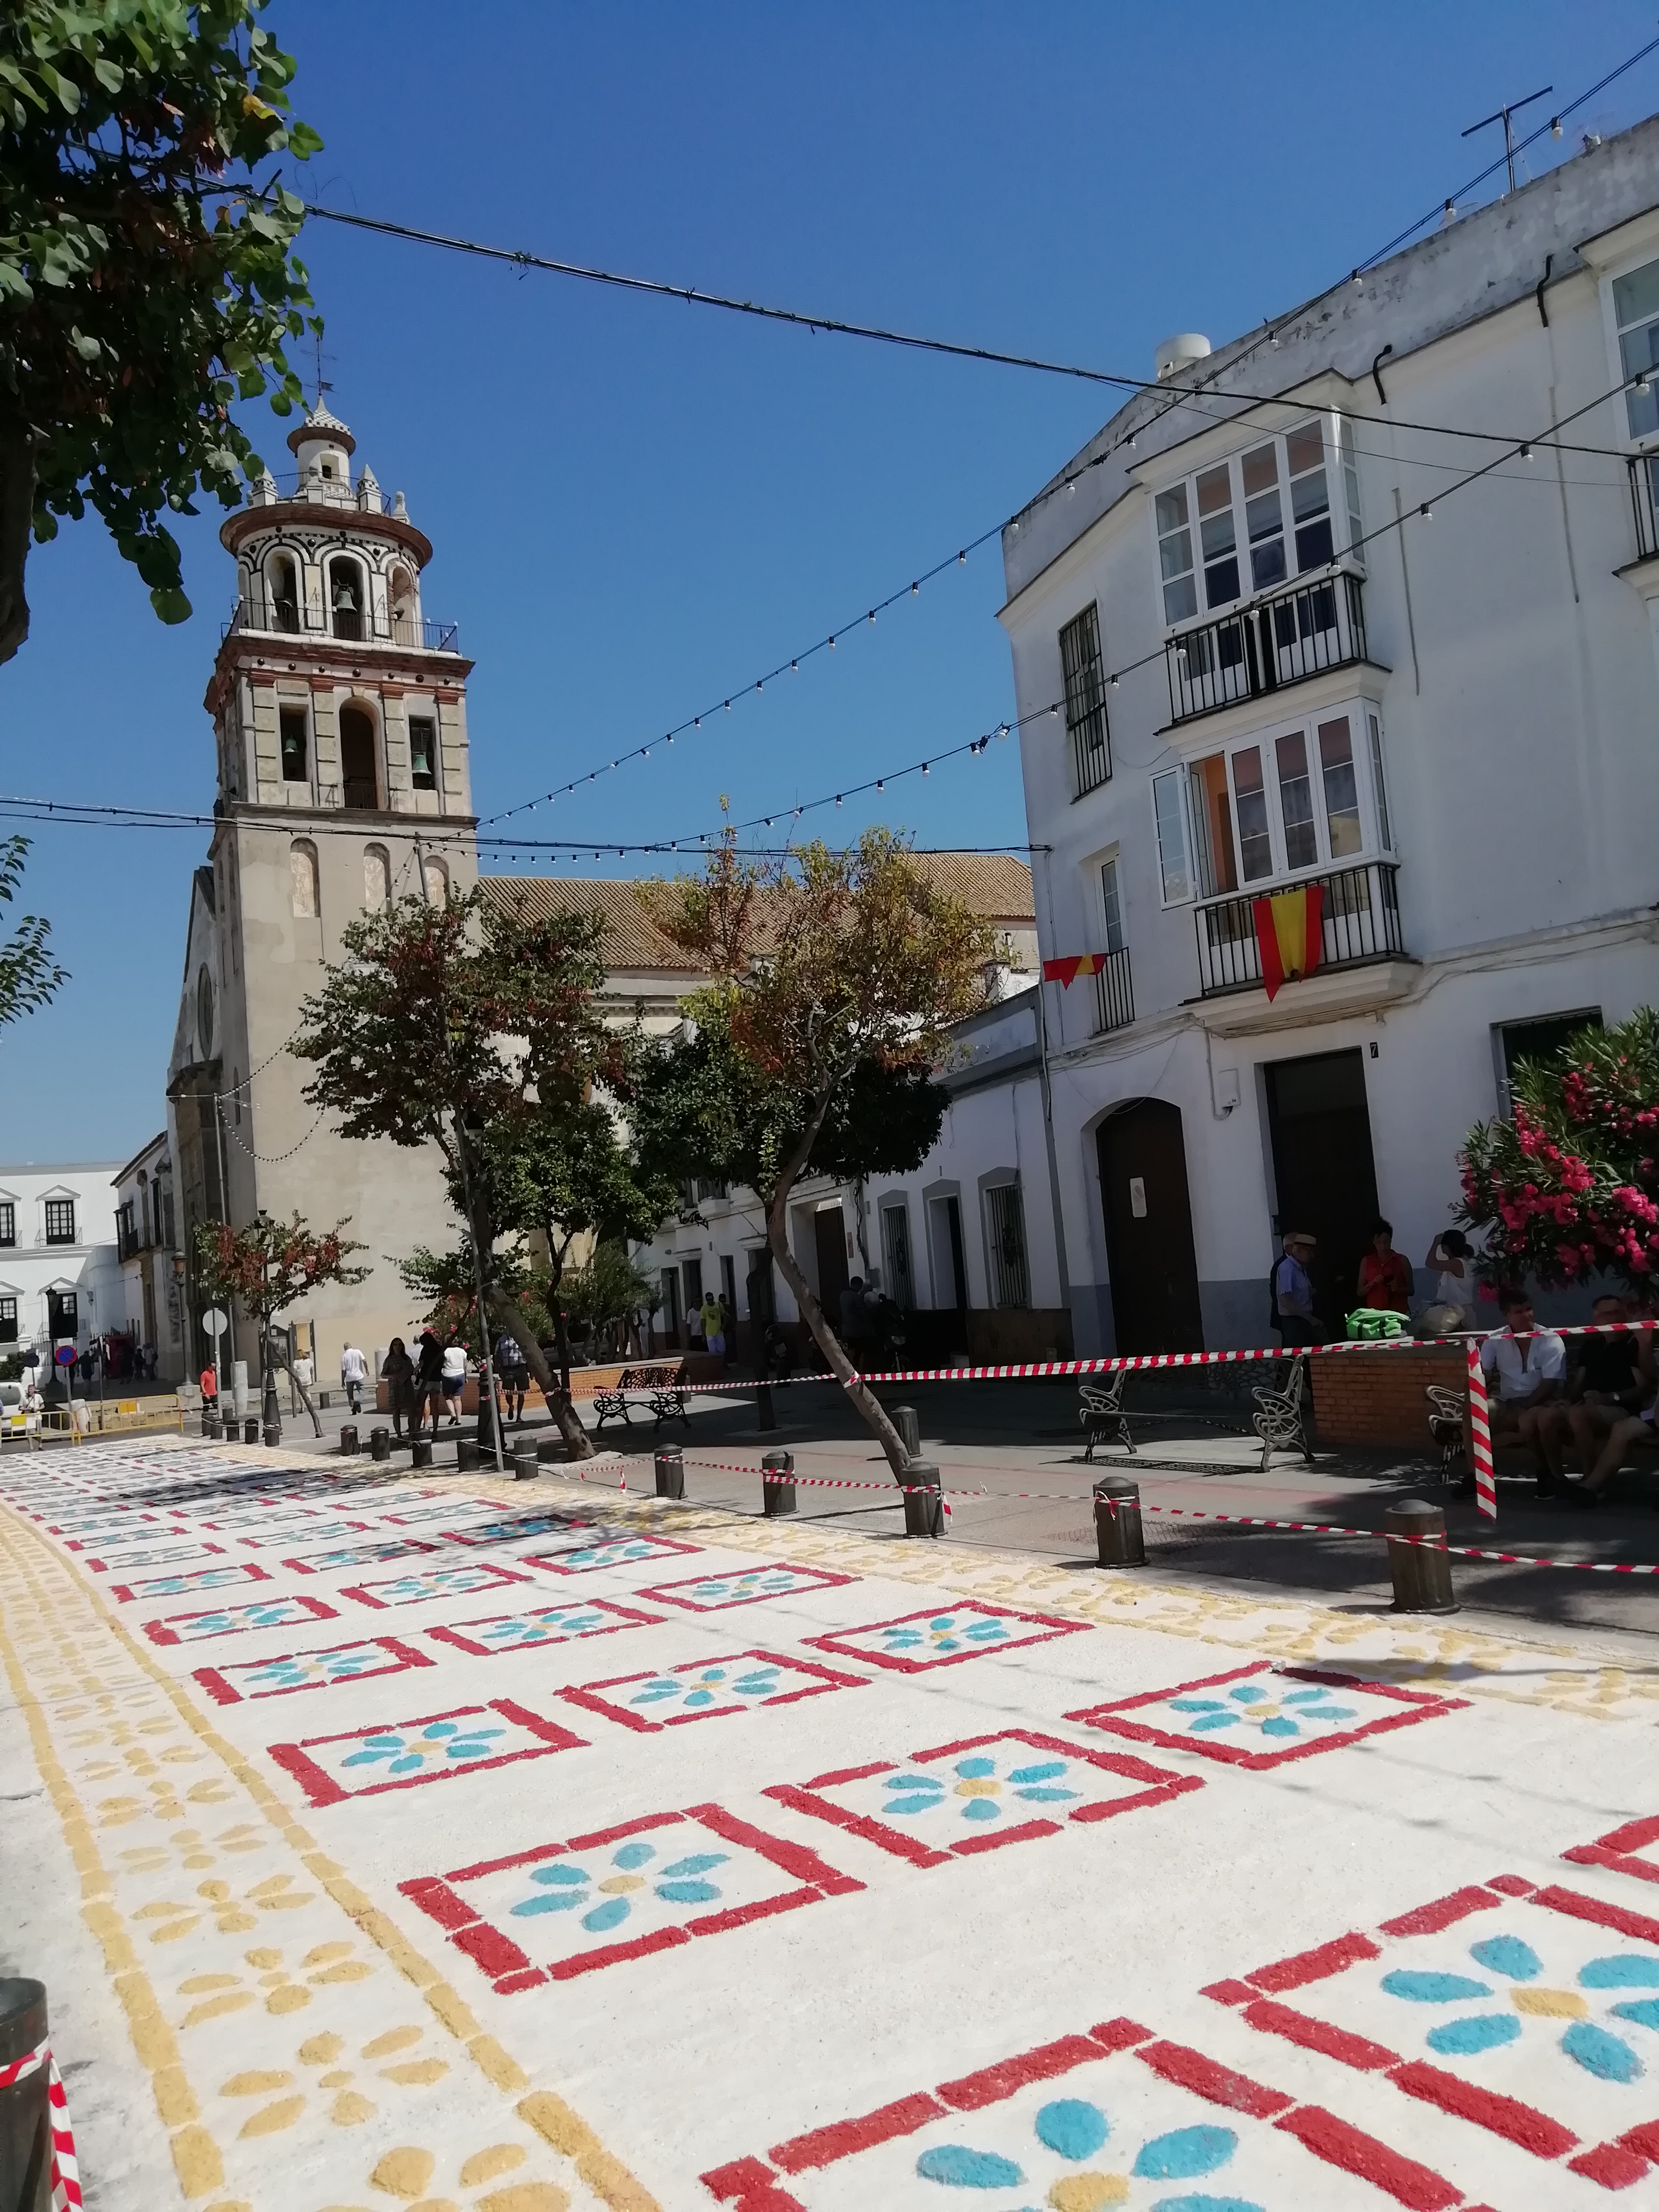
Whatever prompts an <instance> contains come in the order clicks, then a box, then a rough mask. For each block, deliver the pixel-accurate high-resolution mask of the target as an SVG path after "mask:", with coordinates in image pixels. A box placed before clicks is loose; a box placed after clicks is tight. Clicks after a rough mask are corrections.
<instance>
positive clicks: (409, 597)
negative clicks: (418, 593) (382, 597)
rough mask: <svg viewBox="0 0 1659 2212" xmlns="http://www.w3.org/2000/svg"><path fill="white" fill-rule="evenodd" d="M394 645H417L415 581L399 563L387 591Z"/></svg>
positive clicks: (418, 640)
mask: <svg viewBox="0 0 1659 2212" xmlns="http://www.w3.org/2000/svg"><path fill="white" fill-rule="evenodd" d="M388 597H389V600H390V605H391V613H392V643H393V644H394V645H418V644H419V643H420V639H419V638H418V637H417V636H416V635H415V579H414V578H413V576H411V575H410V573H409V571H408V569H407V568H404V566H403V564H402V562H399V563H398V566H397V567H396V568H394V569H393V570H392V581H391V585H390V586H389V589H388Z"/></svg>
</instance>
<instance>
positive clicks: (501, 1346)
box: [495, 1329, 530, 1421]
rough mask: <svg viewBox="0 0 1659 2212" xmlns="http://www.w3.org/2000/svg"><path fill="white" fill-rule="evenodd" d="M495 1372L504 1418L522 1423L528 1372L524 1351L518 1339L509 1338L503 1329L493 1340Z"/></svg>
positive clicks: (528, 1381)
mask: <svg viewBox="0 0 1659 2212" xmlns="http://www.w3.org/2000/svg"><path fill="white" fill-rule="evenodd" d="M495 1372H496V1375H497V1376H498V1377H499V1378H500V1381H501V1395H502V1399H503V1401H504V1410H505V1413H506V1418H507V1419H508V1420H510V1421H522V1420H523V1419H524V1400H525V1393H526V1390H528V1389H529V1388H530V1370H529V1368H528V1367H527V1366H526V1364H525V1357H524V1350H523V1347H522V1346H520V1342H519V1340H518V1338H517V1337H516V1336H509V1335H508V1334H507V1331H506V1330H505V1329H503V1330H502V1331H501V1334H500V1335H499V1336H498V1337H497V1338H496V1339H495Z"/></svg>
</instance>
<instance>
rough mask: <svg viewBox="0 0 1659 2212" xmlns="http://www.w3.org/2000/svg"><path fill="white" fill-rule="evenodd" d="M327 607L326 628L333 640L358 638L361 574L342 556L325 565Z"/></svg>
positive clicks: (361, 601) (361, 588)
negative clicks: (332, 634)
mask: <svg viewBox="0 0 1659 2212" xmlns="http://www.w3.org/2000/svg"><path fill="white" fill-rule="evenodd" d="M328 606H329V617H330V623H329V626H330V628H331V629H332V631H333V633H334V635H335V636H336V637H347V638H360V637H362V634H363V572H362V569H361V568H359V567H358V566H357V563H356V562H355V561H351V560H348V559H347V558H346V557H345V556H344V555H343V554H339V553H337V554H336V555H335V556H334V558H333V559H332V560H331V562H329V564H328Z"/></svg>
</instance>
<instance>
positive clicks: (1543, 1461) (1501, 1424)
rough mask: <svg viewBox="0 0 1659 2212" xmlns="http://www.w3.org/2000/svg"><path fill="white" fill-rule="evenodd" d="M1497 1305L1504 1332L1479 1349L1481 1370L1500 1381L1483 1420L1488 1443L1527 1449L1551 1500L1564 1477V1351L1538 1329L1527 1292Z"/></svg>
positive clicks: (1557, 1341) (1512, 1294)
mask: <svg viewBox="0 0 1659 2212" xmlns="http://www.w3.org/2000/svg"><path fill="white" fill-rule="evenodd" d="M1499 1304H1501V1305H1502V1307H1503V1310H1504V1328H1503V1330H1502V1331H1501V1333H1500V1334H1498V1335H1496V1336H1489V1337H1488V1338H1487V1339H1486V1342H1485V1343H1484V1344H1483V1345H1482V1346H1481V1347H1480V1364H1481V1366H1482V1367H1483V1368H1484V1369H1485V1370H1486V1373H1487V1374H1488V1375H1489V1376H1496V1377H1497V1380H1498V1397H1497V1400H1496V1402H1495V1403H1492V1404H1491V1405H1490V1406H1489V1408H1488V1415H1487V1418H1488V1419H1489V1420H1490V1422H1491V1424H1492V1442H1493V1443H1494V1444H1499V1443H1524V1444H1530V1445H1531V1446H1532V1451H1533V1457H1534V1460H1535V1462H1537V1467H1538V1491H1539V1495H1540V1496H1541V1497H1543V1498H1549V1497H1553V1495H1554V1494H1555V1493H1556V1492H1559V1490H1560V1488H1561V1487H1562V1482H1563V1475H1564V1462H1563V1459H1562V1440H1563V1432H1564V1431H1565V1427H1566V1408H1565V1404H1564V1402H1563V1400H1564V1398H1565V1383H1566V1371H1567V1347H1566V1346H1565V1344H1564V1343H1563V1341H1562V1340H1561V1339H1560V1338H1559V1336H1558V1335H1557V1334H1555V1331H1554V1330H1553V1329H1552V1328H1539V1326H1538V1324H1537V1322H1536V1321H1535V1320H1534V1317H1533V1310H1532V1300H1531V1298H1530V1297H1528V1295H1527V1293H1526V1291H1522V1290H1509V1291H1504V1293H1503V1296H1502V1297H1501V1299H1500V1300H1499Z"/></svg>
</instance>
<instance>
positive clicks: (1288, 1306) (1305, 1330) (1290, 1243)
mask: <svg viewBox="0 0 1659 2212" xmlns="http://www.w3.org/2000/svg"><path fill="white" fill-rule="evenodd" d="M1284 1241H1285V1249H1284V1250H1283V1252H1282V1253H1281V1254H1280V1255H1279V1258H1278V1259H1277V1260H1275V1261H1273V1273H1272V1275H1271V1276H1270V1277H1269V1278H1268V1280H1269V1282H1270V1284H1271V1286H1272V1306H1271V1313H1272V1317H1273V1320H1272V1325H1273V1328H1276V1329H1277V1330H1278V1332H1279V1339H1280V1340H1281V1342H1282V1343H1283V1344H1284V1345H1285V1348H1286V1350H1288V1349H1289V1348H1290V1346H1291V1345H1293V1344H1323V1342H1324V1341H1325V1332H1324V1330H1323V1329H1322V1328H1321V1327H1320V1325H1319V1322H1318V1320H1317V1318H1316V1316H1315V1313H1314V1304H1313V1278H1312V1277H1311V1276H1310V1274H1309V1273H1308V1270H1309V1268H1310V1267H1311V1266H1312V1264H1313V1256H1314V1252H1315V1249H1316V1246H1317V1243H1318V1239H1317V1238H1316V1237H1313V1236H1311V1235H1310V1233H1309V1231H1307V1230H1305V1229H1288V1230H1286V1231H1285V1240H1284Z"/></svg>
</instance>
